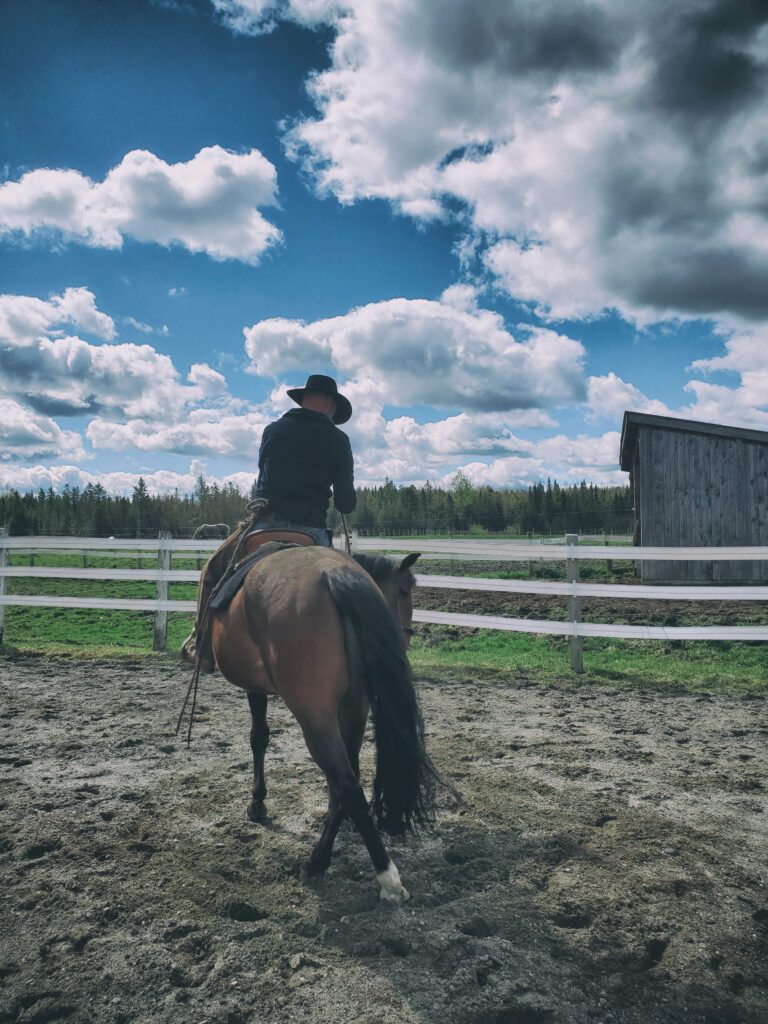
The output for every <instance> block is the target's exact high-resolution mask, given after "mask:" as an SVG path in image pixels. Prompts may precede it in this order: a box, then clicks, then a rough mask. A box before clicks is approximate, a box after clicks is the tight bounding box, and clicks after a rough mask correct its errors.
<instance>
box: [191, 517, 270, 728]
mask: <svg viewBox="0 0 768 1024" xmlns="http://www.w3.org/2000/svg"><path fill="white" fill-rule="evenodd" d="M265 504H266V503H265V502H263V499H259V498H257V499H255V500H254V501H251V502H249V503H248V506H247V507H248V511H249V512H250V513H251V517H250V519H248V520H246V521H245V522H244V523H243V526H242V530H241V533H240V537H239V538H238V541H237V544H236V545H235V550H234V551H233V553H232V557H231V558H230V560H229V563H228V564H227V568H226V569H225V570H224V575H223V576H222V577H221V579H220V580H219V583H218V585H217V586H216V587H214V588H213V590H212V591H211V593H210V594H209V595H208V600H207V601H206V604H205V608H204V609H203V613H202V615H201V616H200V623H199V626H198V629H197V630H196V634H195V635H196V636H200V637H203V636H204V635H205V631H206V630H207V629H208V622H209V619H210V617H211V601H212V600H213V597H214V595H215V594H216V592H217V591H218V589H219V587H220V586H221V584H222V583H223V582H224V581H225V580H226V579H227V577H228V576H229V575H230V574H231V572H232V569H233V568H234V567H235V564H236V563H237V562H238V561H239V560H240V553H241V552H242V549H243V546H244V544H245V541H246V538H247V536H248V529H249V527H250V526H251V524H252V523H253V521H254V519H256V517H257V516H258V514H259V513H260V512H262V511H263V508H264V505H265ZM202 660H203V651H202V645H200V646H199V647H198V650H197V658H196V659H195V667H194V669H193V670H192V678H191V679H190V681H189V686H188V687H187V693H186V696H185V697H184V703H183V704H182V705H181V711H180V712H179V717H178V720H177V722H176V731H175V733H174V735H176V736H178V735H179V729H181V723H182V720H183V718H184V712H185V711H186V709H187V704H188V703H189V696H190V694H192V708H191V709H190V712H189V728H188V729H187V746H188V747H189V745H190V744H191V743H192V722H193V721H194V718H195V705H196V704H197V687H198V684H199V682H200V666H201V664H202Z"/></svg>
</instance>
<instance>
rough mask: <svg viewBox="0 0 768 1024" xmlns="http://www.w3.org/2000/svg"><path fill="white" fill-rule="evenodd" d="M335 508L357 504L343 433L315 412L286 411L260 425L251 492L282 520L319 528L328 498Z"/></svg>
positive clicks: (345, 508) (349, 508)
mask: <svg viewBox="0 0 768 1024" xmlns="http://www.w3.org/2000/svg"><path fill="white" fill-rule="evenodd" d="M331 489H333V501H334V505H335V506H336V508H337V509H338V510H339V512H345V513H346V512H351V511H352V510H353V509H354V507H355V505H356V504H357V496H356V494H355V485H354V466H353V461H352V448H351V447H350V444H349V438H348V437H347V435H346V434H345V433H344V432H343V431H341V430H339V428H338V427H337V426H335V425H334V424H333V423H331V421H330V420H329V419H328V417H327V416H325V415H323V413H321V412H313V411H312V410H311V409H291V410H290V411H289V412H287V413H285V415H284V416H281V417H280V419H279V420H275V422H274V423H270V424H268V425H267V426H266V427H265V428H264V433H263V434H262V437H261V448H260V450H259V478H258V480H257V481H256V489H255V491H254V495H255V496H256V497H259V498H267V499H269V503H270V505H271V506H272V508H273V509H274V510H275V511H276V512H277V513H278V514H279V515H280V516H281V517H283V518H285V519H288V520H290V521H291V522H293V523H301V524H303V525H304V526H316V527H321V528H322V527H324V526H325V524H326V515H327V512H328V502H329V501H330V498H331Z"/></svg>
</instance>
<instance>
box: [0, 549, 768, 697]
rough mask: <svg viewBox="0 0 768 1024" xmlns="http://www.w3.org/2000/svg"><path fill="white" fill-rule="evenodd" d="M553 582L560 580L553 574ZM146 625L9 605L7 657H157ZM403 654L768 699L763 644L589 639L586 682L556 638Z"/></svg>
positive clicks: (110, 590)
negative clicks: (572, 667) (21, 654)
mask: <svg viewBox="0 0 768 1024" xmlns="http://www.w3.org/2000/svg"><path fill="white" fill-rule="evenodd" d="M44 558H45V562H44V564H48V565H62V566H63V565H71V566H81V565H82V558H81V556H80V555H79V554H66V555H56V554H52V553H46V554H45V556H44ZM37 562H38V564H43V556H42V555H38V559H37ZM12 564H20V565H25V564H28V558H27V557H26V556H19V555H15V556H13V557H12ZM88 564H89V565H90V566H93V567H104V568H107V567H119V568H127V567H129V566H134V565H135V563H134V562H133V560H130V561H129V560H127V559H114V558H109V557H106V556H98V555H89V558H88ZM142 564H143V566H144V567H145V568H150V567H151V566H152V565H154V564H155V559H153V558H151V557H145V558H143V559H142ZM432 564H433V565H434V563H432ZM438 565H439V570H438V571H443V572H445V571H446V570H448V569H449V566H448V565H443V564H439V563H438ZM173 566H174V568H196V562H195V560H194V559H192V558H179V559H174V560H173ZM590 567H591V566H590ZM425 568H426V564H425ZM435 568H437V566H435ZM495 568H496V572H495V573H493V575H499V576H507V575H510V576H511V575H512V572H515V574H516V570H517V567H514V568H513V567H510V566H509V565H508V564H506V565H499V566H497V567H495ZM553 568H554V567H552V566H550V565H548V564H546V563H544V564H542V565H539V566H536V567H535V570H536V575H537V576H539V578H541V577H542V576H543V577H544V578H547V577H548V576H549V573H550V572H551V571H552V569H553ZM558 568H559V567H558ZM584 568H587V566H584ZM477 569H481V572H477V571H476V570H477ZM617 569H619V573H621V569H620V568H619V567H618V566H615V567H614V578H615V577H616V575H618V574H617V572H616V570H617ZM521 570H522V567H521ZM521 570H517V571H521ZM449 571H450V572H451V574H454V575H456V574H458V571H459V567H458V565H456V566H454V565H453V564H451V565H450V569H449ZM465 571H467V569H466V567H465ZM523 572H524V573H525V575H527V570H522V571H521V574H523ZM604 573H605V575H608V573H607V569H606V568H605V565H604V564H603V565H599V566H598V564H596V565H595V576H597V577H598V578H600V577H602V578H603V579H605V576H604V575H603V574H604ZM472 574H473V575H475V574H477V575H481V574H482V575H491V573H489V572H488V565H487V563H486V564H485V565H484V566H482V567H481V566H480V565H477V567H474V566H473V567H472ZM582 575H583V576H588V575H589V574H588V573H582ZM556 578H562V576H561V575H560V571H558V572H557V574H556ZM625 582H628V580H626V579H625ZM6 586H7V590H8V592H9V593H18V594H34V593H37V594H43V593H53V594H61V595H71V596H86V595H88V596H94V597H147V598H151V597H153V596H154V594H155V586H154V584H152V583H130V582H122V581H120V582H117V581H114V582H113V581H93V580H64V579H60V580H59V579H57V580H44V579H19V578H10V579H8V580H7V584H6ZM195 592H196V588H195V586H194V585H193V584H173V585H171V586H170V587H169V596H170V597H172V598H174V599H193V598H194V596H195ZM153 625H154V617H153V615H151V614H147V613H144V612H125V611H110V610H108V609H105V610H101V609H99V610H88V609H68V608H67V609H65V608H17V607H14V606H9V607H8V608H6V613H5V632H4V642H5V644H6V645H7V647H8V648H9V649H15V650H18V651H20V652H24V653H30V654H40V655H44V656H52V655H55V656H60V655H70V656H73V657H79V658H104V657H110V658H111V657H125V658H132V659H134V658H149V657H159V655H157V654H156V653H155V652H153V650H152V640H153ZM191 626H192V616H191V615H186V614H178V613H170V614H169V616H168V651H169V652H171V653H173V652H176V651H178V649H179V648H180V646H181V643H182V641H183V640H184V638H185V637H186V635H187V634H188V632H189V630H190V629H191ZM410 653H411V661H412V663H413V665H414V668H415V669H416V671H417V673H419V674H422V675H430V674H432V675H437V676H439V675H440V674H441V673H443V674H446V673H448V674H451V675H453V674H456V673H458V674H459V675H461V674H470V673H472V672H477V671H481V672H483V673H488V674H490V675H494V674H497V675H498V678H499V680H500V682H501V681H506V680H509V679H510V678H511V679H518V680H519V679H520V678H526V679H528V680H530V681H533V682H535V683H537V684H541V685H548V686H552V685H554V686H573V685H574V682H575V681H578V682H579V683H581V684H583V685H590V684H599V685H611V686H616V687H622V686H643V687H655V688H660V689H663V690H665V691H670V690H679V689H681V688H682V689H686V690H688V691H691V692H701V693H706V692H714V691H728V692H732V693H743V694H751V695H756V696H768V644H765V643H726V642H720V641H717V642H709V643H707V642H701V641H685V642H679V641H678V642H672V643H667V642H662V641H656V642H653V641H639V640H635V641H631V640H610V639H598V638H594V639H593V638H590V639H589V640H587V641H585V643H584V664H585V673H584V675H583V676H579V677H576V676H574V674H573V673H572V672H571V671H570V662H569V655H568V642H567V640H566V639H565V638H562V637H553V636H538V635H534V634H527V633H507V632H500V631H496V630H477V631H475V630H456V629H450V628H446V627H441V626H420V627H419V633H418V635H417V636H416V637H414V641H413V643H412V646H411V652H410Z"/></svg>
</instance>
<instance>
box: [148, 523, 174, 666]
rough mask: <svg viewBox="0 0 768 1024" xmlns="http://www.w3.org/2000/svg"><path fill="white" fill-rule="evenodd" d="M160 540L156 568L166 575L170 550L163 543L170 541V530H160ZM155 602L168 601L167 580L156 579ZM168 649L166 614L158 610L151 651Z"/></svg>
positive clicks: (169, 564) (162, 610)
mask: <svg viewBox="0 0 768 1024" xmlns="http://www.w3.org/2000/svg"><path fill="white" fill-rule="evenodd" d="M157 536H158V537H159V539H160V546H159V547H158V549H157V568H158V570H159V571H160V572H161V573H166V572H168V570H169V569H170V568H171V549H170V548H169V547H168V546H167V544H166V543H165V542H166V541H169V540H170V539H171V531H170V530H160V532H159V533H158V535H157ZM157 600H158V601H167V600H168V580H167V579H158V581H157ZM167 647H168V612H167V611H165V610H164V609H161V608H158V609H157V611H156V612H155V637H154V641H153V643H152V649H153V650H155V651H164V650H166V649H167Z"/></svg>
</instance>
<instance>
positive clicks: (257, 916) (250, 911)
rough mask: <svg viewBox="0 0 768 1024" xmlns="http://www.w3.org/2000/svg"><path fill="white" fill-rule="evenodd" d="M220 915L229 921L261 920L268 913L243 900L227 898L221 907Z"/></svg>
mask: <svg viewBox="0 0 768 1024" xmlns="http://www.w3.org/2000/svg"><path fill="white" fill-rule="evenodd" d="M221 916H222V917H228V918H229V919H230V920H231V921H263V920H265V918H266V917H268V915H267V914H266V913H265V912H264V911H263V910H259V909H258V907H254V906H253V905H252V904H250V903H246V901H245V900H229V901H228V902H227V903H224V904H223V905H222V908H221Z"/></svg>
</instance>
